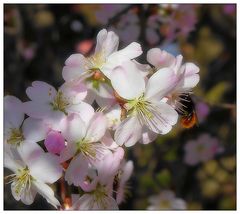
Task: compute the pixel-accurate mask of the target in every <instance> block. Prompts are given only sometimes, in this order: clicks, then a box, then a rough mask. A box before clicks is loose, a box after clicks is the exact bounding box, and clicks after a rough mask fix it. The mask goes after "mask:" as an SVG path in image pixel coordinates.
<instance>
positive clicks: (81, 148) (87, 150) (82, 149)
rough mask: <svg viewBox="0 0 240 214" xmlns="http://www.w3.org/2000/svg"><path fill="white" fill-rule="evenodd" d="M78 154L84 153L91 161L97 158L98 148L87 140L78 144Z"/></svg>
mask: <svg viewBox="0 0 240 214" xmlns="http://www.w3.org/2000/svg"><path fill="white" fill-rule="evenodd" d="M77 153H82V154H83V155H84V156H85V157H87V158H90V159H95V158H96V148H95V146H94V144H93V143H90V142H89V141H87V140H81V141H79V142H77Z"/></svg>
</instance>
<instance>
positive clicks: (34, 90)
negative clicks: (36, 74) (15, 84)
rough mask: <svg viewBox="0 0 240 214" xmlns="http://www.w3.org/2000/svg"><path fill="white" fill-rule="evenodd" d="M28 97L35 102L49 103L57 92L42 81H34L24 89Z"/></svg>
mask: <svg viewBox="0 0 240 214" xmlns="http://www.w3.org/2000/svg"><path fill="white" fill-rule="evenodd" d="M26 94H27V95H28V97H29V98H30V99H31V100H32V101H34V102H37V103H49V102H51V101H52V100H53V99H54V97H55V96H56V94H57V91H56V89H55V88H54V87H53V86H51V85H49V84H48V83H46V82H43V81H34V82H33V83H32V86H30V87H28V88H27V89H26Z"/></svg>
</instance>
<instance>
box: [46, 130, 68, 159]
mask: <svg viewBox="0 0 240 214" xmlns="http://www.w3.org/2000/svg"><path fill="white" fill-rule="evenodd" d="M44 145H45V147H46V148H47V150H48V152H50V153H53V154H60V153H61V151H62V150H63V149H64V148H65V140H64V138H63V136H62V135H61V133H60V132H58V131H54V130H52V131H50V132H48V134H47V137H46V139H45V141H44Z"/></svg>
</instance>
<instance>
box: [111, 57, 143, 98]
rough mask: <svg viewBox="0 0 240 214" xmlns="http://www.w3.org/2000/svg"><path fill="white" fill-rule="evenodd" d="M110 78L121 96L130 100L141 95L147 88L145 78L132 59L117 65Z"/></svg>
mask: <svg viewBox="0 0 240 214" xmlns="http://www.w3.org/2000/svg"><path fill="white" fill-rule="evenodd" d="M110 80H111V83H112V86H113V88H114V89H115V90H116V92H117V93H118V94H119V96H121V97H123V98H125V99H128V100H131V99H135V98H138V97H140V96H141V95H142V94H143V92H144V90H145V81H144V78H143V77H142V75H141V73H140V71H139V70H138V69H137V66H136V65H135V64H134V63H133V62H131V61H128V62H125V63H124V64H123V65H122V66H119V67H116V68H115V69H114V70H113V71H112V73H111V76H110Z"/></svg>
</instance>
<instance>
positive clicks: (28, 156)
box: [17, 141, 44, 165]
mask: <svg viewBox="0 0 240 214" xmlns="http://www.w3.org/2000/svg"><path fill="white" fill-rule="evenodd" d="M17 150H18V153H19V155H20V157H21V159H22V160H23V162H24V163H26V165H28V163H31V162H33V161H34V160H35V159H38V158H39V157H40V156H41V155H42V154H44V150H43V149H42V148H41V146H39V145H38V144H37V143H32V142H29V141H24V143H22V144H20V146H18V148H17Z"/></svg>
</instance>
